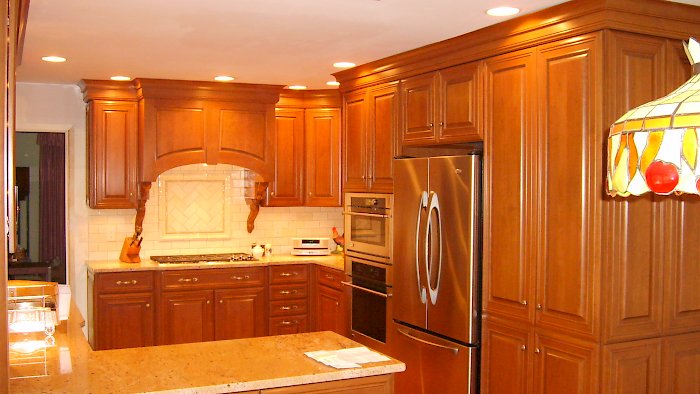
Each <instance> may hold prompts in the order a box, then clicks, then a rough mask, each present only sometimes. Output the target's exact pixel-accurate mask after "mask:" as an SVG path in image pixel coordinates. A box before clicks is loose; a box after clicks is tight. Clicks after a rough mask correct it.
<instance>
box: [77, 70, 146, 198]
mask: <svg viewBox="0 0 700 394" xmlns="http://www.w3.org/2000/svg"><path fill="white" fill-rule="evenodd" d="M81 88H82V89H83V93H84V94H85V100H86V101H87V103H88V107H87V125H88V133H87V140H88V141H87V142H88V155H87V156H88V185H87V186H88V192H87V195H88V205H89V206H90V208H99V209H103V208H114V209H120V208H135V207H136V201H137V197H138V194H137V169H138V103H137V101H136V100H137V98H136V91H135V90H134V89H133V88H129V87H127V86H126V85H125V84H118V83H113V82H111V81H109V82H107V81H82V83H81ZM107 98H109V99H107Z"/></svg>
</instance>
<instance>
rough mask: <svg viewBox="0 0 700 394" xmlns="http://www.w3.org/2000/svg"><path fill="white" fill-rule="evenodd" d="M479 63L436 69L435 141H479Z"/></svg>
mask: <svg viewBox="0 0 700 394" xmlns="http://www.w3.org/2000/svg"><path fill="white" fill-rule="evenodd" d="M479 65H480V63H478V62H476V63H468V64H463V65H459V66H456V67H450V68H448V69H445V70H441V71H440V85H439V88H438V89H437V94H438V96H437V99H436V102H437V108H438V115H437V121H438V127H437V131H438V136H437V139H438V142H440V143H455V142H468V141H480V140H482V139H483V136H482V134H481V101H482V99H481V81H480V79H481V78H480V73H479V71H480V66H479Z"/></svg>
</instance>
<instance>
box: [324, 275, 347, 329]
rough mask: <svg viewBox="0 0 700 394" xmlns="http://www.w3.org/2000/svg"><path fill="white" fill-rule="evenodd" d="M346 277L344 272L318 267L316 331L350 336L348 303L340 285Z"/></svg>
mask: <svg viewBox="0 0 700 394" xmlns="http://www.w3.org/2000/svg"><path fill="white" fill-rule="evenodd" d="M344 277H345V274H344V273H343V272H342V271H338V270H335V269H331V268H326V267H321V266H318V267H316V331H325V330H329V331H335V332H337V333H338V334H341V335H345V336H348V335H349V329H350V323H349V315H348V307H347V301H346V299H345V294H344V292H343V289H342V285H341V283H340V282H342V281H343V280H344Z"/></svg>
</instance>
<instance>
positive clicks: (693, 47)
mask: <svg viewBox="0 0 700 394" xmlns="http://www.w3.org/2000/svg"><path fill="white" fill-rule="evenodd" d="M683 46H684V47H685V51H686V54H687V55H688V59H689V60H690V63H691V64H692V65H693V76H692V77H691V78H690V79H689V80H688V81H687V82H686V83H684V84H683V85H681V86H680V87H679V88H678V89H676V90H674V91H673V92H671V93H670V94H669V95H667V96H665V97H662V98H660V99H657V100H654V101H651V102H649V103H646V104H643V105H641V106H639V107H637V108H634V109H632V110H630V111H629V112H627V113H626V114H624V115H623V116H622V117H621V118H620V119H618V120H617V121H615V123H613V125H612V126H610V136H609V137H608V174H607V189H608V194H609V195H611V196H622V197H627V196H629V195H635V196H638V195H640V194H644V193H646V192H649V191H651V192H654V193H656V194H662V195H667V194H671V193H675V194H683V193H688V194H700V163H699V161H700V157H699V156H700V152H698V150H699V149H698V146H699V145H700V143H699V141H700V140H699V138H700V44H698V42H697V41H696V40H695V39H693V38H690V39H689V40H688V42H687V43H685V42H684V43H683Z"/></svg>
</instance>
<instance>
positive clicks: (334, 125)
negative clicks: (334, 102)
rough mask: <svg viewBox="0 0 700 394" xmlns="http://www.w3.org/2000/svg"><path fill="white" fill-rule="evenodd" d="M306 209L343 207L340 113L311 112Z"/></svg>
mask: <svg viewBox="0 0 700 394" xmlns="http://www.w3.org/2000/svg"><path fill="white" fill-rule="evenodd" d="M304 116H305V118H306V130H305V134H306V196H305V201H306V202H305V205H309V206H317V207H339V206H340V201H341V195H340V110H339V109H337V108H323V109H307V110H306V112H305V114H304Z"/></svg>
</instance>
